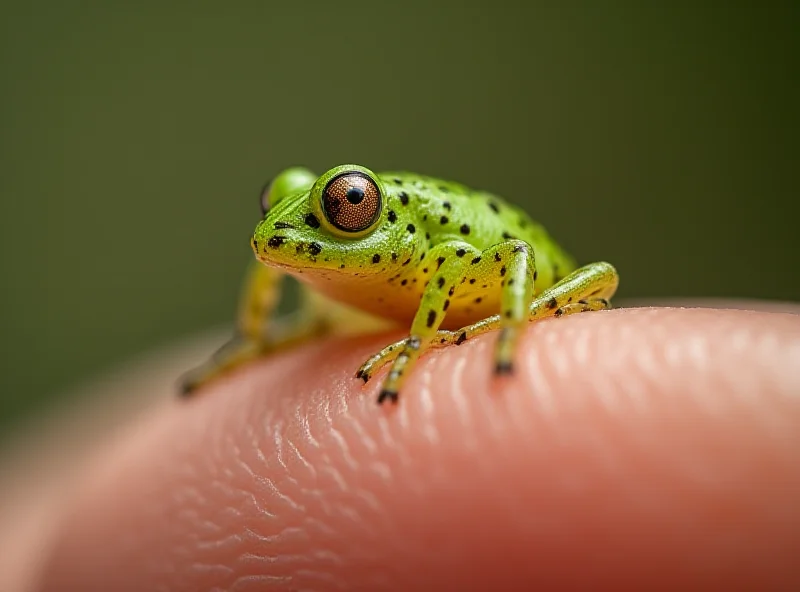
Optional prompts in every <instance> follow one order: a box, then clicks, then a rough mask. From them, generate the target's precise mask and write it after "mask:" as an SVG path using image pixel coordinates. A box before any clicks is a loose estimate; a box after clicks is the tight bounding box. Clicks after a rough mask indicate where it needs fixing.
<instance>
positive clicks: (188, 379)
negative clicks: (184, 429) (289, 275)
mask: <svg viewBox="0 0 800 592" xmlns="http://www.w3.org/2000/svg"><path fill="white" fill-rule="evenodd" d="M284 278H285V275H284V274H283V273H281V272H280V271H278V270H276V269H273V268H270V267H267V266H265V265H263V264H261V263H259V262H257V261H254V262H252V263H251V264H250V266H249V267H248V270H247V274H246V278H245V283H244V286H243V289H242V292H241V297H240V301H239V309H238V315H237V322H236V331H235V333H234V336H233V337H232V338H231V339H230V340H229V341H228V342H227V343H225V344H224V345H223V346H222V347H220V348H219V349H218V350H217V351H216V352H214V354H212V356H211V357H210V359H209V360H207V361H206V362H205V363H204V364H202V365H201V366H199V367H197V368H194V369H192V370H190V371H189V372H187V373H186V374H185V375H184V376H183V377H182V378H181V381H180V392H181V395H183V396H186V397H188V396H192V395H194V394H195V393H196V392H197V390H198V389H199V388H200V387H202V386H204V385H206V384H208V383H209V382H211V381H213V380H215V379H216V378H218V377H220V376H222V375H223V374H227V373H228V372H230V371H232V370H235V369H236V368H239V367H240V366H242V365H243V364H245V363H247V362H249V361H251V360H253V359H256V358H259V357H262V356H264V355H266V354H268V353H272V352H275V351H279V350H282V349H286V348H288V347H291V346H293V345H296V344H299V343H302V342H304V341H307V340H309V339H311V338H313V337H316V336H319V335H322V334H325V333H326V332H327V331H328V330H329V326H328V323H327V318H326V317H325V316H323V315H322V314H320V311H319V310H311V307H310V306H303V307H302V308H301V309H300V310H298V311H296V312H294V313H290V314H289V315H286V316H285V317H283V318H280V319H274V318H273V313H274V311H275V309H276V307H277V305H278V302H279V300H280V295H281V289H282V285H283V281H284Z"/></svg>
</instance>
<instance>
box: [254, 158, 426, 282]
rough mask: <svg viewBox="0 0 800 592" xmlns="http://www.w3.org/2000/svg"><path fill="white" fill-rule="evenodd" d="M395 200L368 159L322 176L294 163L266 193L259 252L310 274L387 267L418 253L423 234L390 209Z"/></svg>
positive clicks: (268, 260)
mask: <svg viewBox="0 0 800 592" xmlns="http://www.w3.org/2000/svg"><path fill="white" fill-rule="evenodd" d="M394 199H397V198H396V197H394V196H393V195H390V194H389V193H388V192H387V188H386V187H385V185H384V183H383V181H382V180H381V179H380V177H378V175H376V174H375V173H373V172H372V171H370V170H369V169H366V168H364V167H361V166H357V165H342V166H338V167H336V168H333V169H331V170H329V171H328V172H326V173H325V174H323V175H322V176H320V177H318V178H317V177H316V176H315V175H314V174H313V173H311V171H308V170H306V169H301V168H292V169H288V170H286V171H284V172H282V173H281V174H280V175H278V177H276V178H275V180H274V181H273V182H272V183H271V184H270V185H269V186H267V187H266V188H265V190H264V192H263V194H262V199H261V203H262V209H263V212H264V218H263V220H262V221H261V222H260V223H259V224H258V226H257V227H256V230H255V233H254V234H253V238H252V247H253V251H254V252H255V254H256V257H257V258H258V259H259V260H261V261H262V262H263V263H265V264H267V265H274V266H277V267H281V268H283V269H285V270H286V271H288V272H289V273H293V274H307V275H306V277H308V275H311V276H315V275H316V276H325V277H328V278H329V277H331V275H333V274H334V273H336V274H339V273H344V274H348V275H359V276H362V277H370V276H374V275H376V274H380V273H387V272H389V271H391V270H393V269H394V268H395V267H399V266H400V265H401V264H402V263H403V261H406V259H407V258H408V257H410V254H411V253H412V252H413V251H414V249H415V240H417V237H416V236H415V235H414V233H413V232H407V227H406V225H405V224H401V223H400V221H399V220H397V216H396V215H395V214H394V213H390V211H391V208H390V201H391V200H394ZM308 279H310V278H308Z"/></svg>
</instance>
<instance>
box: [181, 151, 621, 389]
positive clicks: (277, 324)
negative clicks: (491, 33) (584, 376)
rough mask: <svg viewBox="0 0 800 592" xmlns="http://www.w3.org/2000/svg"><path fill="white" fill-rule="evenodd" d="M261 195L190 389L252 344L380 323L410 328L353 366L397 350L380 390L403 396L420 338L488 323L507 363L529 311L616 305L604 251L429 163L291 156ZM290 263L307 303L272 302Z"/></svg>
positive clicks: (455, 337)
mask: <svg viewBox="0 0 800 592" xmlns="http://www.w3.org/2000/svg"><path fill="white" fill-rule="evenodd" d="M261 207H262V212H263V218H262V219H261V221H260V222H259V223H258V225H257V226H256V229H255V232H254V233H253V236H252V238H251V241H250V244H251V247H252V249H253V253H254V254H255V259H254V260H253V262H252V263H251V265H250V269H249V271H248V273H247V276H246V281H245V285H244V288H243V290H242V295H241V300H240V304H239V314H238V322H237V327H236V331H235V335H234V337H233V338H232V339H231V340H230V341H229V342H228V343H226V344H225V345H224V346H223V347H222V348H221V349H219V350H218V351H217V352H216V353H215V354H214V355H213V356H212V358H211V359H210V360H208V361H207V362H206V363H205V364H204V365H203V366H201V367H199V368H197V369H195V370H193V371H191V372H190V373H188V374H187V375H186V376H185V377H184V379H183V383H182V393H183V394H184V395H190V394H192V393H195V392H197V390H198V389H199V388H200V387H201V386H203V385H205V384H207V383H208V382H210V381H211V380H213V379H215V378H216V377H218V376H220V375H222V374H225V373H228V372H229V371H231V370H233V369H235V368H238V367H240V366H241V365H242V364H244V363H246V362H248V361H250V360H253V359H255V358H258V357H261V356H265V355H267V354H269V353H272V352H275V351H279V350H283V349H286V348H287V347H289V346H292V345H295V344H299V343H303V342H306V341H309V340H313V339H317V338H319V337H321V336H324V335H330V334H343V333H352V332H359V331H363V330H364V329H366V328H369V327H378V326H380V325H381V324H386V325H389V324H398V323H399V324H402V325H403V326H405V327H408V329H409V332H408V335H407V337H405V338H404V339H402V340H401V341H398V342H397V343H392V344H389V345H387V346H386V347H384V348H383V349H382V350H381V351H379V352H377V353H376V354H375V355H373V356H372V357H370V358H369V359H367V360H366V361H365V362H364V363H363V364H362V365H361V367H360V368H358V369H357V371H355V369H354V377H355V378H360V379H362V380H363V381H364V382H367V381H368V380H369V379H370V378H371V377H372V376H374V375H375V374H376V373H377V372H378V371H379V370H380V369H381V368H382V367H383V366H384V365H387V364H391V367H390V368H389V372H388V374H386V376H385V377H384V379H383V384H382V387H381V389H380V394H379V396H378V403H384V402H385V401H390V402H392V403H396V402H397V400H398V396H399V394H400V392H401V389H402V387H403V384H404V382H405V379H406V378H407V377H408V375H409V373H410V372H411V371H412V370H413V368H414V365H415V364H416V362H417V360H418V358H419V357H420V356H421V355H422V354H423V353H424V352H425V351H426V350H429V349H431V348H435V347H447V346H450V345H456V346H457V345H461V344H462V343H464V342H465V341H467V340H469V339H471V338H473V337H475V336H476V335H480V334H482V333H486V332H489V331H494V330H497V340H496V343H495V350H494V351H495V353H494V362H493V370H494V373H495V374H510V373H512V372H513V370H514V361H515V360H514V357H515V356H514V353H515V346H516V344H517V341H518V338H519V336H520V332H521V330H522V328H523V327H524V325H525V323H527V322H530V321H535V320H539V319H544V318H547V317H561V316H566V315H570V314H573V313H578V312H584V311H595V310H602V309H606V308H609V307H610V299H611V297H612V296H613V294H614V293H615V291H616V289H617V285H618V281H619V278H618V275H617V271H616V270H615V269H614V267H613V266H612V265H610V264H609V263H605V262H598V263H591V264H589V265H586V266H583V267H577V266H576V264H575V262H574V260H573V259H572V257H571V256H570V255H569V254H568V253H567V252H566V251H564V250H563V249H562V248H561V247H560V246H559V245H558V244H557V243H556V242H555V241H554V240H553V239H552V238H551V237H550V236H549V234H548V233H547V231H546V230H545V229H544V228H543V227H542V226H541V225H540V224H538V223H537V222H535V221H534V220H532V219H531V218H530V217H529V216H528V215H527V214H526V213H525V212H524V211H522V210H521V209H519V208H518V207H516V206H514V205H512V204H510V203H508V202H507V201H505V200H503V199H501V198H500V197H498V196H496V195H493V194H491V193H488V192H486V191H479V190H474V189H470V188H468V187H465V186H464V185H462V184H460V183H454V182H451V181H444V180H441V179H436V178H432V177H429V176H424V175H418V174H412V173H408V172H388V173H380V174H376V173H374V172H372V171H371V170H369V169H367V168H365V167H363V166H358V165H342V166H337V167H335V168H333V169H331V170H329V171H328V172H326V173H325V174H323V175H322V176H317V175H315V174H313V173H312V172H311V171H309V170H307V169H305V168H290V169H288V170H285V171H283V172H282V173H280V174H279V175H278V176H277V177H276V178H275V179H274V180H273V181H272V182H271V183H269V184H268V185H267V187H266V188H265V189H264V191H263V192H262V194H261ZM287 274H288V275H291V276H294V277H295V278H296V279H297V280H299V282H300V285H301V287H302V294H301V296H302V297H301V305H300V307H299V308H298V310H296V311H295V312H293V313H290V314H289V315H284V316H276V315H275V314H274V312H275V309H276V305H277V303H278V300H279V296H280V289H281V286H282V279H283V278H284V277H285V276H286V275H287Z"/></svg>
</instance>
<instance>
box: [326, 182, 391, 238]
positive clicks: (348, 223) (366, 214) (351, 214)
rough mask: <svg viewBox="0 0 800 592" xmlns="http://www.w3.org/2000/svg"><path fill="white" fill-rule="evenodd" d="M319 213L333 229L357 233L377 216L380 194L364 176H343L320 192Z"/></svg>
mask: <svg viewBox="0 0 800 592" xmlns="http://www.w3.org/2000/svg"><path fill="white" fill-rule="evenodd" d="M322 209H323V211H324V212H325V216H326V217H327V218H328V221H329V222H330V223H331V224H333V225H334V226H335V227H336V228H338V229H340V230H344V231H345V232H361V231H362V230H366V229H367V228H369V227H370V226H372V225H373V224H374V223H375V221H376V220H377V219H378V217H379V216H380V213H381V192H380V190H379V189H378V186H377V185H376V184H375V182H374V181H373V180H372V179H370V178H369V177H368V176H367V175H366V174H364V173H360V172H349V173H343V174H341V175H338V176H336V177H334V178H333V179H331V180H330V181H328V184H327V185H326V186H325V189H323V191H322Z"/></svg>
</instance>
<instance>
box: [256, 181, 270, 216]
mask: <svg viewBox="0 0 800 592" xmlns="http://www.w3.org/2000/svg"><path fill="white" fill-rule="evenodd" d="M271 189H272V181H270V182H269V183H267V184H266V185H264V187H263V188H262V189H261V198H260V199H259V202H260V203H261V215H262V216H266V215H267V212H269V195H270V193H272V191H271Z"/></svg>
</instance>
